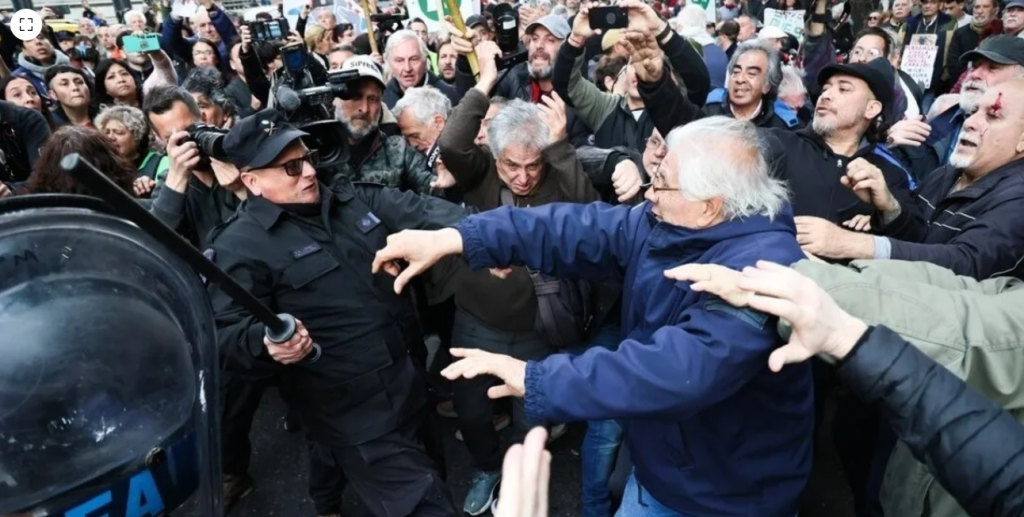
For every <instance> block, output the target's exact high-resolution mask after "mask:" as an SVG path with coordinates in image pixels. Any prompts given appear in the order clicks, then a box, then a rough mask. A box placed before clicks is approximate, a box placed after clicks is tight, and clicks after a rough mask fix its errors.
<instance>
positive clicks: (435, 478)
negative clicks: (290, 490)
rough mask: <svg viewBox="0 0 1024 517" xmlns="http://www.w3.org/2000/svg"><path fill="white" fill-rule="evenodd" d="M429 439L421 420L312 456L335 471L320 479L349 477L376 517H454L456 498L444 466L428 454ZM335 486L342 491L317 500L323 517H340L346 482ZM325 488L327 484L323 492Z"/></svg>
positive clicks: (323, 449) (317, 448)
mask: <svg viewBox="0 0 1024 517" xmlns="http://www.w3.org/2000/svg"><path fill="white" fill-rule="evenodd" d="M427 433H432V431H431V430H429V426H425V425H423V422H422V418H414V419H413V421H411V422H409V423H407V424H406V425H404V426H402V427H400V428H398V429H396V430H395V431H392V432H390V433H388V434H386V435H384V436H381V437H379V438H375V439H373V440H370V441H368V442H364V443H361V444H359V445H349V446H345V447H327V446H323V445H314V446H313V454H314V455H315V456H316V457H317V458H318V463H320V464H321V465H322V466H327V467H334V469H335V470H334V471H322V472H321V474H331V473H332V472H344V473H346V474H347V476H348V483H349V484H350V485H352V488H353V489H354V490H355V491H356V493H357V494H358V495H359V498H360V499H361V500H362V502H363V504H364V505H366V507H367V508H368V509H369V510H370V513H372V514H373V515H374V516H375V517H406V516H414V517H453V516H454V515H456V513H455V506H454V504H453V503H452V497H451V493H450V492H449V491H448V488H447V487H446V486H445V484H444V481H443V475H442V473H441V471H440V470H439V468H438V465H439V464H438V463H436V462H435V460H434V458H432V457H431V456H432V455H431V454H430V453H429V452H428V451H427V446H426V441H425V440H424V437H425V434H427ZM335 481H340V483H339V484H338V488H339V490H337V491H335V492H333V493H331V494H328V493H325V492H321V493H319V495H320V496H322V497H323V499H322V500H319V499H316V498H314V501H315V503H316V507H317V513H319V514H320V515H325V514H329V513H340V510H341V491H340V488H343V487H344V483H345V480H344V479H343V478H342V479H340V480H338V479H337V478H336V479H335ZM326 487H327V485H326V484H324V485H322V486H321V487H319V488H326ZM310 494H311V495H312V489H311V491H310ZM331 498H334V499H333V500H332V499H331ZM321 501H322V502H323V504H325V506H324V507H321V504H322V502H321ZM332 505H333V506H332Z"/></svg>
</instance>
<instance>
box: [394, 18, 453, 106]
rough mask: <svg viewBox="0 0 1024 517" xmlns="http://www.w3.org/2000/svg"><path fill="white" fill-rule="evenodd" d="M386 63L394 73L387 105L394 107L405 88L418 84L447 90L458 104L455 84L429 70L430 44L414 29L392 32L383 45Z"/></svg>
mask: <svg viewBox="0 0 1024 517" xmlns="http://www.w3.org/2000/svg"><path fill="white" fill-rule="evenodd" d="M384 62H385V63H387V67H388V71H389V72H390V73H391V76H392V79H391V81H390V82H389V83H388V84H387V88H386V90H385V92H384V103H385V104H387V106H388V108H393V107H395V103H397V102H398V99H401V98H402V96H403V95H405V91H406V90H408V89H409V88H415V87H417V86H433V87H434V88H437V89H438V90H440V91H441V93H444V94H445V96H447V97H448V99H449V100H451V102H452V105H453V106H454V105H456V104H458V103H459V96H458V95H457V93H456V90H455V87H454V86H451V85H449V84H448V83H446V82H444V80H442V79H441V78H440V77H438V76H437V75H435V74H434V73H433V72H431V71H430V70H429V65H430V55H429V51H428V50H427V44H426V43H424V42H423V40H422V39H421V38H420V37H419V36H417V35H416V33H415V32H413V31H411V30H405V29H403V30H400V31H397V32H395V33H394V34H392V35H391V37H390V38H388V43H387V46H386V47H385V48H384Z"/></svg>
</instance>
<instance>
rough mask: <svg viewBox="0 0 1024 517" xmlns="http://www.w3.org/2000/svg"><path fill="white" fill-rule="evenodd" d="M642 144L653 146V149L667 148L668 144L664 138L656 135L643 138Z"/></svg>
mask: <svg viewBox="0 0 1024 517" xmlns="http://www.w3.org/2000/svg"><path fill="white" fill-rule="evenodd" d="M644 145H646V146H647V147H651V148H653V149H654V150H655V151H661V150H666V149H667V148H668V147H667V145H668V144H666V143H665V140H663V139H662V138H661V137H658V136H649V137H647V138H646V139H644Z"/></svg>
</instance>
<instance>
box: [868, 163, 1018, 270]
mask: <svg viewBox="0 0 1024 517" xmlns="http://www.w3.org/2000/svg"><path fill="white" fill-rule="evenodd" d="M959 177H960V172H959V171H958V170H956V169H954V168H953V167H952V166H949V165H947V166H945V167H942V168H940V169H938V170H936V171H935V172H933V173H931V174H930V175H929V176H928V178H927V179H925V182H924V184H923V185H921V190H920V191H919V192H918V194H917V196H918V199H919V200H920V201H921V203H919V204H918V206H919V207H920V209H921V210H923V215H924V219H921V218H919V217H916V216H907V215H905V214H900V216H899V217H898V218H896V220H895V221H893V222H892V223H890V224H889V225H888V226H885V227H884V228H881V232H880V233H881V234H882V235H885V236H888V237H892V238H890V239H889V240H890V242H891V244H892V250H891V252H890V256H889V258H892V259H897V260H916V261H922V262H930V263H932V264H937V265H939V266H942V267H944V268H946V269H950V270H952V271H953V272H954V273H956V274H958V275H964V276H970V277H973V278H977V279H978V280H982V279H985V278H989V277H994V276H1003V275H1009V276H1015V277H1017V278H1024V267H1022V266H1021V263H1022V262H1024V224H1021V221H1024V159H1019V160H1017V161H1015V162H1010V163H1008V164H1006V165H1004V166H1002V167H1000V168H998V169H996V170H994V171H992V172H990V173H988V174H987V175H986V176H985V177H984V178H981V179H980V180H978V181H977V182H975V183H974V184H973V185H971V186H969V187H967V188H965V189H963V190H961V191H959V192H953V193H950V191H951V190H952V188H953V185H954V184H956V181H957V179H958V178H959ZM876 219H877V218H876Z"/></svg>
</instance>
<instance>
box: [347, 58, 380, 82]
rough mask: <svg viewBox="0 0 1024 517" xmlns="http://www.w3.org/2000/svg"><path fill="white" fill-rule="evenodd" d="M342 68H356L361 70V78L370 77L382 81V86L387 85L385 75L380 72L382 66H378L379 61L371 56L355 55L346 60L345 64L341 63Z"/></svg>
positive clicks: (358, 70)
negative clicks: (376, 61)
mask: <svg viewBox="0 0 1024 517" xmlns="http://www.w3.org/2000/svg"><path fill="white" fill-rule="evenodd" d="M341 69H342V70H355V71H357V72H359V78H360V79H362V78H367V77H368V78H370V79H374V80H375V81H377V82H378V83H380V85H381V87H386V85H385V84H384V76H383V75H381V73H380V68H378V67H377V63H375V62H374V61H373V58H371V57H370V56H353V57H351V58H349V60H348V61H345V64H344V65H341Z"/></svg>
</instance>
